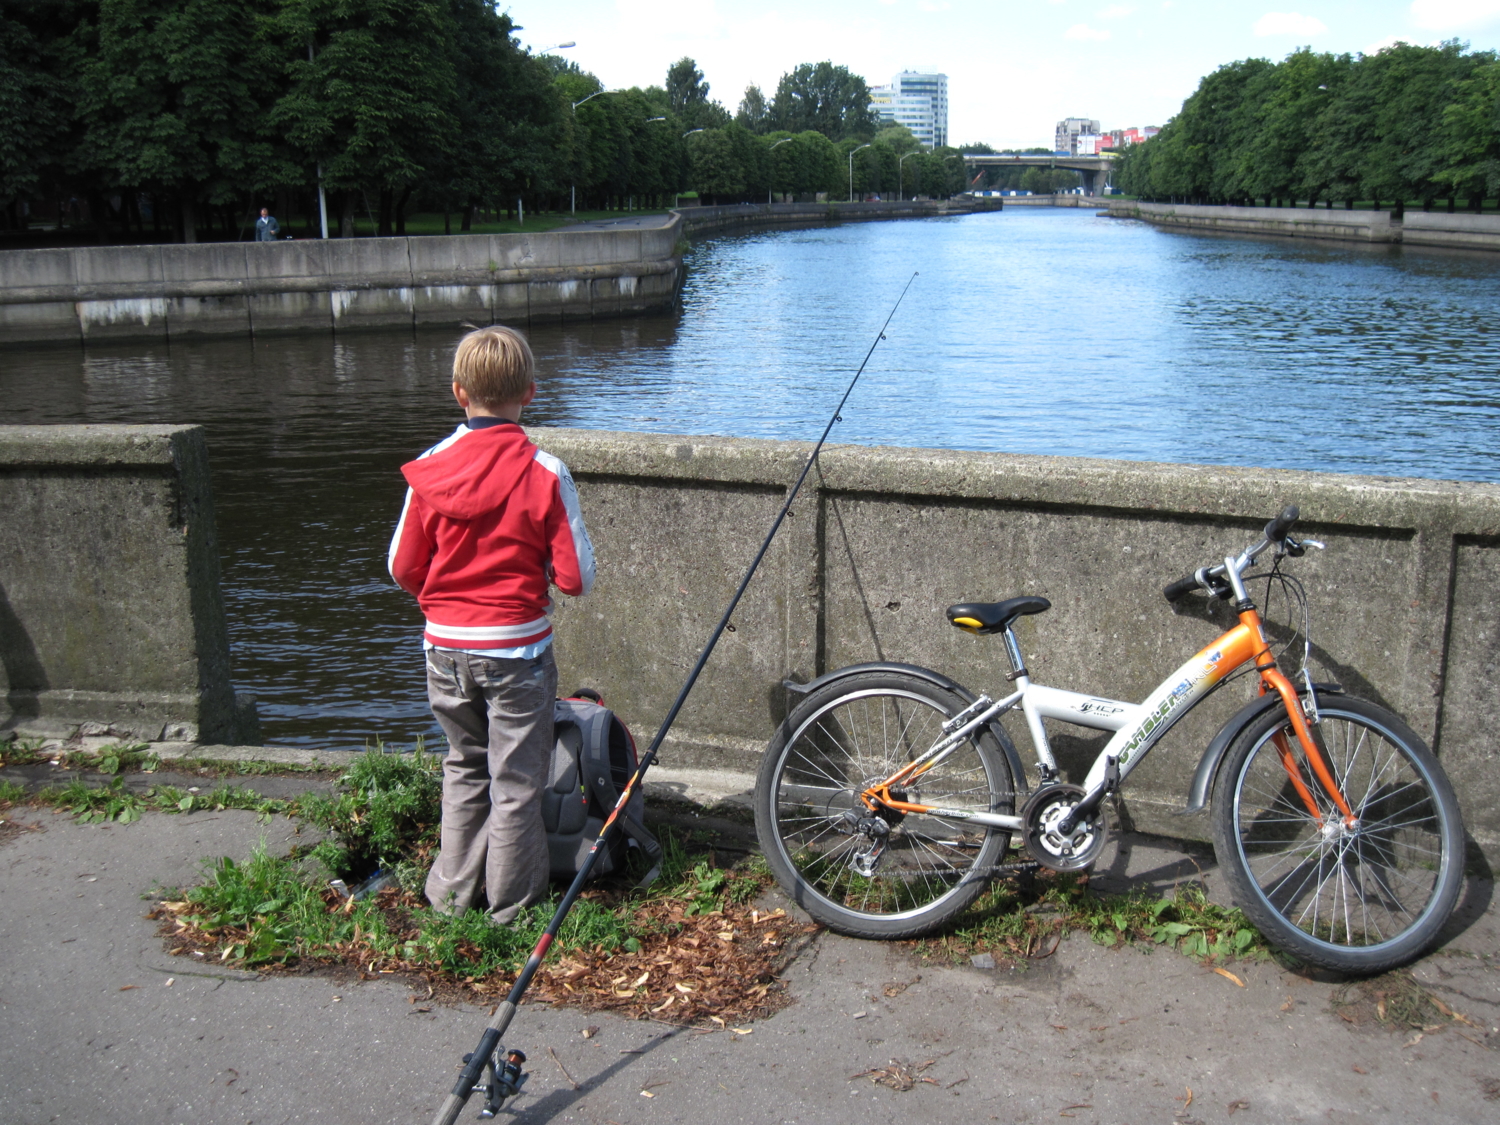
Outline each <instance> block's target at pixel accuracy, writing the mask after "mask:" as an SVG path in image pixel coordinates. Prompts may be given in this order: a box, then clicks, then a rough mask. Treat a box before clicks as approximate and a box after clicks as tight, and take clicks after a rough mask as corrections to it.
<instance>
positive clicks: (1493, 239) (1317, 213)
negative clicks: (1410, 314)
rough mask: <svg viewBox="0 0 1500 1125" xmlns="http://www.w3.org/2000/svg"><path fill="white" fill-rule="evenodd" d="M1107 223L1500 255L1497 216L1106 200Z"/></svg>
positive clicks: (1499, 233)
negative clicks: (1139, 222)
mask: <svg viewBox="0 0 1500 1125" xmlns="http://www.w3.org/2000/svg"><path fill="white" fill-rule="evenodd" d="M1108 208H1109V209H1108V211H1104V212H1100V213H1101V214H1107V215H1108V216H1109V217H1110V218H1113V219H1141V220H1143V221H1145V222H1148V223H1151V224H1152V225H1154V226H1159V227H1165V228H1167V229H1169V230H1188V231H1195V232H1198V233H1202V234H1259V235H1266V234H1269V235H1277V236H1280V237H1285V238H1324V239H1336V240H1338V241H1344V242H1364V243H1372V244H1380V243H1404V244H1406V245H1408V246H1445V247H1458V248H1463V249H1470V250H1500V215H1461V214H1453V215H1449V214H1446V213H1443V212H1436V211H1433V212H1426V211H1408V212H1406V214H1405V218H1404V219H1402V220H1396V219H1393V218H1392V217H1391V213H1390V212H1389V211H1342V210H1326V209H1323V208H1317V207H1198V206H1190V205H1188V204H1179V203H1140V202H1136V201H1135V200H1117V199H1112V200H1109V201H1108Z"/></svg>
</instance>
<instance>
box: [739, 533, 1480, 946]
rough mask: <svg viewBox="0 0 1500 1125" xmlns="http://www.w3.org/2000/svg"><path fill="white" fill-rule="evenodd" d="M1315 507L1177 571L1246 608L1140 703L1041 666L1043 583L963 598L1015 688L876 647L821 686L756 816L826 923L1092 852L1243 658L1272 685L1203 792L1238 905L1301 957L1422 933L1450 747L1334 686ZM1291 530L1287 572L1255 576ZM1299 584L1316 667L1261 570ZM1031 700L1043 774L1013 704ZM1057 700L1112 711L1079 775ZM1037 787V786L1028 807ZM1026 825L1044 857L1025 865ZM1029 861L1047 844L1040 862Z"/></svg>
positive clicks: (910, 919) (959, 614)
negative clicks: (997, 641)
mask: <svg viewBox="0 0 1500 1125" xmlns="http://www.w3.org/2000/svg"><path fill="white" fill-rule="evenodd" d="M1297 517H1298V510H1297V508H1296V506H1295V505H1292V506H1289V507H1287V508H1286V510H1285V511H1283V512H1282V514H1281V515H1280V516H1278V517H1277V518H1276V519H1274V520H1272V521H1271V522H1270V523H1268V524H1267V525H1266V528H1265V534H1264V537H1263V538H1262V539H1261V540H1260V542H1259V543H1257V544H1255V545H1254V546H1252V547H1248V548H1246V549H1245V550H1244V551H1243V552H1241V553H1240V554H1239V555H1238V556H1236V557H1231V558H1226V559H1225V560H1224V562H1223V563H1221V564H1218V565H1215V566H1209V567H1201V568H1199V569H1198V570H1196V571H1195V572H1194V573H1193V574H1191V575H1188V576H1186V577H1184V578H1182V579H1179V580H1178V581H1176V582H1173V583H1171V584H1170V585H1169V586H1167V587H1166V588H1165V589H1164V590H1163V593H1164V594H1165V596H1166V598H1167V600H1168V601H1169V602H1176V601H1178V600H1180V599H1181V598H1183V597H1185V596H1187V595H1188V594H1189V593H1191V592H1193V591H1195V590H1200V589H1201V590H1204V591H1206V592H1207V593H1208V594H1209V596H1210V597H1211V598H1221V599H1225V600H1228V601H1229V603H1230V608H1231V610H1232V611H1233V612H1234V613H1235V614H1236V615H1237V617H1238V621H1239V624H1237V625H1236V626H1234V627H1232V628H1230V629H1229V630H1228V631H1227V632H1225V633H1224V634H1223V635H1222V636H1220V637H1219V638H1218V639H1217V640H1215V641H1214V642H1213V643H1211V644H1209V645H1208V646H1207V647H1205V648H1203V649H1201V650H1200V651H1198V652H1197V653H1195V654H1194V655H1193V656H1192V657H1191V658H1190V659H1189V660H1188V661H1187V662H1186V663H1185V664H1183V665H1182V666H1181V667H1180V668H1178V669H1177V670H1176V671H1175V672H1173V673H1172V675H1170V676H1168V677H1167V678H1166V679H1165V680H1163V681H1162V683H1161V684H1160V685H1159V686H1158V687H1157V688H1156V689H1155V690H1154V691H1153V692H1151V694H1150V695H1148V696H1147V697H1146V699H1145V700H1144V701H1143V702H1141V703H1129V702H1125V701H1121V700H1114V699H1105V698H1102V697H1100V696H1093V695H1083V694H1079V693H1077V692H1072V691H1064V690H1062V689H1059V688H1052V687H1046V686H1043V685H1041V684H1036V683H1033V682H1032V680H1031V677H1030V674H1029V673H1028V671H1027V669H1026V665H1025V661H1024V660H1023V658H1022V654H1021V649H1020V646H1019V645H1018V643H1017V641H1016V637H1015V633H1014V631H1013V628H1012V627H1013V625H1014V624H1015V622H1016V621H1017V620H1018V619H1019V618H1020V617H1023V616H1026V615H1029V614H1037V613H1042V612H1044V611H1046V610H1047V609H1049V608H1050V606H1051V603H1050V602H1048V601H1047V599H1045V598H1041V597H1017V598H1011V599H1009V600H1007V601H1001V602H983V603H982V602H964V603H961V604H958V605H954V606H950V607H949V608H948V610H947V616H948V620H949V621H950V622H951V623H952V624H953V625H955V626H957V627H959V628H962V629H965V630H967V631H968V632H970V633H974V634H979V635H994V634H999V635H1000V636H1002V637H1003V639H1004V644H1005V651H1006V654H1007V656H1008V658H1009V662H1010V666H1011V672H1010V675H1009V676H1008V677H1007V679H1009V680H1011V681H1012V682H1013V683H1014V685H1015V690H1014V691H1013V692H1012V693H1011V694H1009V695H1007V696H1005V697H1004V698H1002V699H999V700H993V699H991V698H990V697H989V696H988V695H986V694H980V695H977V696H976V695H974V694H973V693H972V692H970V691H968V690H967V689H966V688H964V687H962V686H960V685H959V684H957V683H956V682H954V681H953V680H951V679H949V678H948V677H947V676H944V675H942V674H941V673H938V672H934V671H932V670H930V669H926V668H920V667H917V666H915V665H908V664H894V663H879V664H860V665H854V666H852V667H848V668H843V669H840V670H838V671H835V672H830V673H828V674H827V675H824V676H820V677H818V678H817V679H815V680H813V681H812V682H811V683H807V684H796V683H792V682H788V683H787V685H786V686H787V688H788V689H790V690H791V691H793V692H796V693H799V694H801V695H802V697H803V698H802V699H801V701H800V702H799V703H798V704H797V705H796V706H795V707H794V708H793V709H792V710H791V712H790V714H789V715H788V716H787V718H786V720H785V721H784V722H782V724H781V725H780V728H779V729H778V731H777V733H776V736H775V737H774V738H773V739H772V741H771V743H770V745H769V747H768V748H767V750H766V753H765V756H764V758H763V760H762V762H761V766H760V769H759V771H758V774H757V777H756V785H755V826H756V832H757V834H758V836H759V839H760V844H761V848H762V850H763V852H764V854H765V857H766V860H767V862H768V864H769V865H770V868H771V870H772V872H773V873H774V874H775V876H776V879H777V881H778V882H779V883H780V885H781V886H782V888H783V889H784V890H785V891H786V892H787V893H788V894H790V895H791V897H792V898H793V899H794V900H795V901H797V902H798V903H799V904H800V905H801V906H802V907H803V908H804V909H806V910H807V912H808V913H809V914H811V915H812V916H813V918H815V919H816V920H817V921H819V922H822V923H823V924H824V925H826V926H828V927H829V928H831V929H834V930H837V931H839V932H841V933H845V934H849V935H852V936H855V937H871V938H887V939H896V938H910V937H917V936H920V935H923V934H927V933H930V932H932V931H933V930H935V929H937V928H938V927H940V926H941V925H943V923H945V922H946V921H948V920H949V919H951V918H953V917H954V916H955V915H957V914H958V913H959V912H961V911H962V910H964V909H965V908H966V907H968V906H969V905H970V904H971V903H972V902H973V901H974V900H975V899H976V898H977V897H978V896H979V895H980V894H981V893H982V892H983V890H984V889H985V887H986V886H987V885H988V884H989V882H990V881H991V879H993V878H994V877H995V876H996V875H998V874H1000V873H1001V872H1003V871H1005V870H1009V869H1013V868H1016V867H1018V866H1030V865H1032V864H1035V865H1040V866H1041V867H1045V868H1050V869H1052V870H1055V871H1080V870H1084V869H1086V868H1088V867H1089V866H1090V865H1091V864H1092V863H1093V862H1094V861H1095V860H1096V859H1097V858H1098V856H1099V854H1100V852H1101V851H1102V850H1103V848H1104V845H1105V841H1106V838H1107V829H1106V824H1105V818H1104V802H1105V800H1106V799H1107V798H1108V797H1110V796H1111V795H1112V794H1114V793H1116V792H1118V791H1119V789H1120V787H1121V785H1122V784H1123V782H1124V781H1125V779H1126V777H1128V776H1129V774H1130V773H1131V771H1132V770H1134V769H1135V768H1136V767H1137V766H1139V765H1140V763H1141V761H1143V760H1144V759H1145V757H1146V755H1147V754H1148V753H1149V752H1150V750H1151V748H1152V747H1153V746H1154V745H1155V744H1156V743H1157V742H1158V741H1159V740H1160V739H1161V737H1162V736H1163V735H1164V734H1166V732H1167V731H1168V730H1170V729H1171V728H1172V727H1173V726H1174V725H1175V724H1176V723H1177V722H1178V721H1179V720H1181V719H1182V717H1183V716H1184V715H1186V714H1188V712H1190V711H1191V710H1192V709H1193V708H1194V707H1195V706H1196V705H1197V704H1198V703H1200V702H1202V701H1203V699H1205V698H1206V697H1207V696H1208V695H1209V694H1210V693H1211V692H1213V691H1214V690H1215V689H1216V688H1218V687H1219V686H1221V685H1222V684H1224V683H1226V682H1228V680H1229V679H1231V678H1233V674H1234V673H1235V672H1236V671H1237V670H1241V669H1243V670H1244V673H1245V674H1246V675H1248V674H1250V673H1252V672H1253V673H1255V674H1256V675H1258V677H1259V682H1258V690H1259V694H1258V695H1257V696H1256V698H1255V699H1253V700H1252V701H1251V702H1250V703H1249V704H1248V705H1246V706H1245V707H1244V708H1242V709H1241V710H1240V711H1239V712H1238V713H1237V714H1236V715H1235V716H1234V717H1233V718H1231V719H1230V720H1229V721H1228V722H1227V723H1226V724H1225V725H1224V727H1223V728H1222V729H1221V730H1220V731H1219V733H1218V735H1216V736H1215V738H1214V739H1213V741H1212V742H1210V744H1209V746H1208V748H1207V749H1206V750H1205V752H1204V755H1203V757H1202V759H1201V760H1200V762H1199V765H1198V769H1197V772H1196V774H1195V776H1194V780H1193V785H1192V789H1191V797H1190V803H1189V808H1188V810H1187V811H1201V810H1202V809H1203V808H1204V805H1205V802H1206V800H1207V799H1208V797H1209V795H1210V792H1211V794H1212V802H1211V821H1212V829H1213V844H1214V851H1215V854H1216V856H1217V858H1218V862H1219V865H1220V867H1221V868H1222V869H1223V871H1224V874H1225V877H1226V879H1227V881H1228V885H1229V888H1230V891H1231V893H1232V895H1233V898H1234V900H1235V902H1236V903H1237V905H1239V906H1240V908H1241V909H1242V910H1243V911H1244V912H1245V914H1246V915H1247V916H1248V917H1249V918H1250V919H1251V921H1252V922H1253V923H1254V924H1255V925H1256V927H1257V928H1259V929H1260V931H1261V932H1262V933H1263V934H1264V935H1265V936H1266V938H1267V939H1268V940H1269V941H1270V942H1271V943H1272V944H1274V945H1276V946H1278V947H1279V948H1281V949H1282V950H1284V951H1286V952H1287V953H1290V954H1292V955H1293V956H1295V957H1297V958H1299V959H1300V960H1302V961H1305V962H1308V963H1311V964H1314V965H1319V966H1322V967H1324V968H1328V969H1334V970H1337V971H1340V972H1345V973H1359V974H1369V973H1377V972H1382V971H1385V970H1386V969H1389V968H1392V967H1394V966H1396V965H1400V964H1403V963H1405V962H1408V961H1410V960H1412V959H1414V958H1415V957H1417V956H1419V955H1420V954H1421V953H1422V952H1424V951H1425V950H1426V949H1427V948H1428V947H1429V946H1430V945H1431V944H1432V942H1433V941H1434V940H1435V939H1436V937H1437V935H1438V933H1439V931H1440V930H1441V929H1442V927H1443V925H1444V924H1445V923H1446V922H1447V920H1448V917H1449V915H1450V914H1451V913H1452V910H1453V907H1454V904H1455V903H1456V901H1457V898H1458V894H1459V890H1460V887H1461V884H1462V881H1463V856H1464V832H1463V825H1462V822H1461V818H1460V815H1459V808H1458V802H1457V800H1456V798H1455V797H1454V794H1453V788H1452V786H1451V785H1450V784H1449V782H1448V779H1447V777H1446V776H1445V775H1444V774H1443V770H1442V767H1441V766H1440V765H1439V764H1438V761H1437V759H1436V757H1435V756H1434V755H1433V754H1432V752H1431V751H1430V750H1429V749H1428V748H1427V746H1426V745H1425V744H1424V743H1423V742H1422V740H1421V739H1420V738H1419V737H1418V736H1417V735H1416V734H1415V733H1414V732H1413V731H1412V730H1411V729H1410V728H1409V727H1408V726H1407V725H1406V724H1405V723H1404V722H1402V721H1401V719H1399V718H1398V717H1397V716H1395V715H1393V714H1391V713H1390V712H1389V711H1387V710H1385V709H1384V708H1382V707H1378V706H1375V705H1374V704H1371V703H1368V702H1365V701H1363V700H1359V699H1355V698H1352V697H1349V696H1347V695H1345V694H1344V693H1343V690H1342V689H1341V688H1340V687H1338V686H1337V685H1333V684H1314V683H1313V682H1312V678H1311V674H1310V673H1309V671H1308V653H1309V651H1310V649H1309V646H1308V643H1307V639H1306V634H1307V599H1306V595H1305V592H1304V591H1303V588H1302V585H1301V583H1300V582H1298V581H1297V580H1296V579H1295V577H1294V576H1292V575H1290V574H1288V573H1287V572H1285V571H1283V570H1282V562H1283V560H1285V559H1286V558H1288V557H1291V558H1296V557H1300V556H1302V555H1303V554H1305V552H1306V549H1307V548H1308V547H1316V548H1318V549H1322V548H1323V547H1324V544H1322V543H1319V542H1318V541H1316V540H1312V539H1304V540H1301V541H1299V540H1297V539H1294V538H1293V537H1292V536H1291V534H1290V532H1291V529H1292V527H1293V525H1294V524H1295V523H1296V521H1297ZM1271 548H1274V556H1275V562H1274V564H1273V565H1272V567H1271V569H1270V570H1269V571H1262V572H1252V570H1251V568H1252V567H1254V565H1255V563H1256V560H1257V559H1258V558H1259V557H1260V556H1261V555H1262V554H1264V553H1265V552H1266V551H1267V550H1269V549H1271ZM1258 578H1264V579H1265V580H1266V583H1267V595H1268V597H1269V596H1270V593H1271V589H1272V584H1273V583H1278V582H1279V583H1280V589H1281V590H1282V591H1284V592H1285V593H1286V595H1287V596H1288V599H1289V601H1290V602H1293V603H1295V604H1296V605H1298V606H1299V607H1300V609H1301V611H1302V626H1301V629H1300V632H1301V634H1302V637H1303V643H1304V648H1303V661H1302V667H1301V669H1300V678H1301V681H1302V682H1301V683H1300V684H1299V685H1296V686H1294V685H1293V683H1292V681H1291V680H1290V679H1289V678H1288V677H1287V676H1286V675H1285V674H1284V673H1283V672H1282V671H1281V669H1280V668H1279V666H1278V664H1277V659H1276V655H1275V654H1274V653H1273V652H1272V648H1271V643H1270V641H1269V640H1268V639H1267V635H1266V632H1265V628H1264V626H1263V624H1262V620H1261V617H1260V614H1259V611H1258V610H1257V608H1256V606H1255V604H1254V603H1253V602H1252V601H1251V600H1250V596H1249V592H1248V590H1247V588H1246V585H1245V583H1246V581H1247V580H1255V579H1258ZM1017 708H1019V710H1020V712H1021V714H1022V715H1023V716H1024V719H1025V725H1026V728H1027V731H1028V733H1029V735H1030V738H1031V742H1032V745H1033V747H1034V749H1035V751H1036V758H1037V772H1038V785H1037V787H1036V788H1035V789H1034V790H1032V791H1029V792H1028V789H1027V781H1026V776H1025V771H1024V769H1023V768H1022V766H1021V762H1020V758H1019V757H1018V755H1017V753H1016V750H1015V746H1014V745H1013V743H1012V742H1011V739H1010V738H1009V736H1008V735H1007V734H1006V731H1005V729H1004V727H1003V726H1002V725H1001V724H1000V722H999V721H998V720H999V718H1000V717H1001V716H1002V715H1004V714H1006V713H1007V712H1009V711H1012V710H1013V709H1017ZM1044 719H1052V720H1060V721H1063V722H1066V723H1070V724H1073V725H1076V726H1081V727H1086V728H1092V729H1095V730H1100V731H1112V732H1114V733H1113V737H1111V738H1110V739H1109V741H1108V742H1107V744H1106V745H1105V746H1104V748H1103V750H1102V751H1101V752H1100V754H1099V756H1098V758H1097V759H1096V760H1095V761H1094V763H1093V765H1092V767H1091V768H1090V770H1089V772H1088V775H1087V777H1086V778H1085V780H1084V783H1083V785H1082V786H1078V785H1071V784H1068V783H1066V782H1063V781H1062V780H1060V777H1059V772H1058V767H1057V762H1056V760H1055V759H1054V758H1053V756H1052V751H1051V748H1050V746H1049V745H1048V741H1047V733H1046V730H1045V729H1044V726H1043V720H1044ZM1017 804H1019V805H1020V809H1019V811H1017V808H1016V806H1017ZM1013 841H1017V842H1018V844H1019V848H1020V851H1021V852H1022V853H1023V854H1024V856H1025V857H1026V860H1023V861H1022V862H1021V863H1020V864H1006V863H1005V862H1004V860H1005V855H1006V852H1007V851H1008V850H1009V848H1010V847H1011V844H1012V842H1013ZM1027 861H1029V863H1028V862H1027Z"/></svg>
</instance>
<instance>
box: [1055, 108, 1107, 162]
mask: <svg viewBox="0 0 1500 1125" xmlns="http://www.w3.org/2000/svg"><path fill="white" fill-rule="evenodd" d="M1098 132H1099V122H1097V121H1095V120H1094V119H1093V118H1091V117H1064V118H1063V119H1062V120H1061V121H1059V122H1058V123H1057V137H1056V140H1055V142H1054V143H1053V145H1052V151H1053V152H1066V153H1068V154H1069V155H1071V156H1077V155H1078V137H1079V135H1080V134H1097V133H1098Z"/></svg>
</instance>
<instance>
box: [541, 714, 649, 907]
mask: <svg viewBox="0 0 1500 1125" xmlns="http://www.w3.org/2000/svg"><path fill="white" fill-rule="evenodd" d="M553 726H554V732H555V733H554V735H553V742H552V763H551V767H550V768H549V770H548V775H547V784H546V786H545V787H544V788H543V790H542V823H543V825H544V826H545V828H546V829H547V850H548V852H549V853H550V857H551V861H552V877H553V878H554V879H571V878H573V877H574V876H575V875H577V874H578V870H579V868H580V867H582V866H583V862H584V860H585V858H587V856H588V853H589V849H590V848H591V847H593V846H594V841H595V840H596V839H598V837H599V832H600V830H601V829H602V828H603V827H604V821H605V819H606V818H608V816H609V814H610V811H611V810H612V809H613V808H614V807H615V804H616V803H617V802H618V801H619V799H620V794H621V793H622V792H624V790H625V786H626V784H628V783H629V781H630V779H631V777H633V776H634V775H635V771H636V767H637V766H638V765H639V761H638V759H637V757H636V751H635V739H633V738H631V737H630V731H629V730H627V729H626V727H625V724H624V723H622V722H621V721H620V717H619V716H618V715H616V714H615V713H614V712H613V711H611V710H609V708H607V707H605V706H604V705H603V701H602V700H601V699H600V698H599V696H598V694H597V693H596V692H593V691H590V690H588V689H586V688H584V689H580V690H579V691H578V692H577V693H576V694H575V695H574V696H573V697H572V698H569V699H559V700H558V701H557V704H556V708H555V710H554V711H553ZM645 811H646V798H645V795H644V794H643V793H642V792H641V790H640V788H639V787H637V788H636V790H635V792H633V793H632V794H631V795H630V800H629V801H627V802H626V803H625V808H624V809H623V810H621V813H620V820H619V824H618V827H619V829H620V831H618V832H616V833H615V834H614V837H613V838H612V839H611V841H610V842H609V843H608V844H607V845H606V846H605V849H604V851H603V852H602V853H601V854H600V855H599V858H598V859H597V860H595V862H594V869H593V871H592V872H591V875H594V876H597V875H607V874H609V873H610V872H612V871H619V870H621V869H623V868H624V866H625V857H626V853H627V851H628V849H629V848H631V847H638V848H640V849H641V850H642V851H644V852H645V853H646V855H647V857H648V858H649V859H650V860H651V863H652V867H651V870H650V871H649V872H648V873H647V874H646V877H645V878H644V879H642V880H641V884H640V885H641V886H645V885H646V884H647V883H650V882H651V881H652V880H653V879H655V878H656V876H657V874H658V872H659V871H660V869H661V845H660V844H658V843H657V842H656V837H655V836H653V835H651V833H650V832H648V831H647V830H646V825H645V821H644V815H645Z"/></svg>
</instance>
